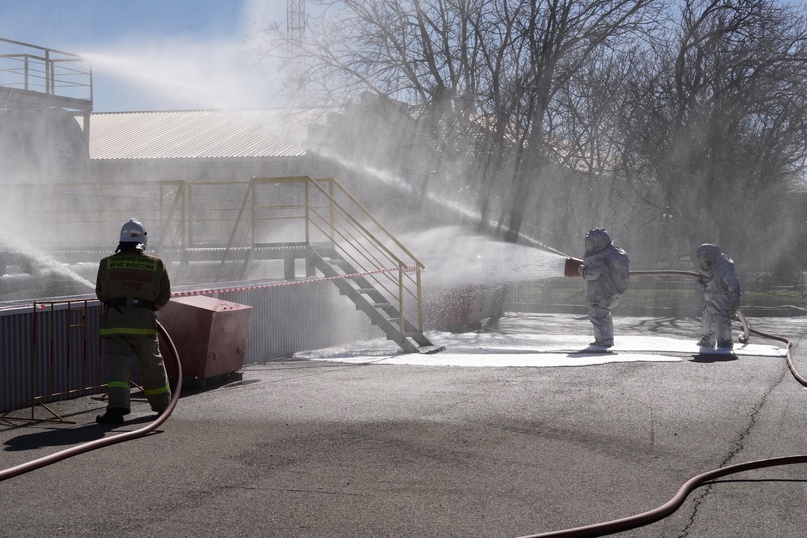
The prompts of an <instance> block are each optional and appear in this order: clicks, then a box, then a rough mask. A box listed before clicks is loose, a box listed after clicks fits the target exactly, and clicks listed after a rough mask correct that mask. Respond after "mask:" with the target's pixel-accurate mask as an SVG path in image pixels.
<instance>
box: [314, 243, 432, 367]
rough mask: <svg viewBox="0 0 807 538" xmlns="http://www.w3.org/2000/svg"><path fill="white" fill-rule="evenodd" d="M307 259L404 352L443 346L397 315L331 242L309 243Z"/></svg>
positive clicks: (399, 314) (393, 308) (419, 351)
mask: <svg viewBox="0 0 807 538" xmlns="http://www.w3.org/2000/svg"><path fill="white" fill-rule="evenodd" d="M309 262H310V263H311V264H312V265H313V266H314V267H316V268H317V269H318V270H319V271H320V272H321V273H322V274H323V275H324V276H325V277H326V278H330V279H332V280H333V283H334V284H336V286H337V287H338V288H339V291H340V293H341V294H342V295H345V296H346V297H348V298H349V299H350V300H351V301H353V303H354V304H355V305H356V308H357V309H358V310H361V311H362V312H364V313H365V314H367V316H368V317H369V318H370V321H371V322H372V323H373V324H374V325H376V326H378V327H379V328H380V329H381V330H383V331H384V333H385V334H386V335H387V338H388V339H389V340H393V341H395V343H397V344H398V345H399V346H400V347H401V349H403V350H404V351H405V352H407V353H436V352H439V351H442V350H443V349H445V348H444V347H443V346H435V345H434V344H432V343H431V342H430V341H429V339H428V338H426V336H425V335H424V334H423V332H422V331H420V330H419V329H418V328H417V327H415V326H414V325H413V324H412V323H410V322H409V321H408V320H407V319H406V318H404V317H403V316H402V315H401V312H400V310H399V309H398V308H396V307H395V305H393V304H392V303H391V302H390V301H389V300H388V299H387V298H386V297H385V296H384V294H383V293H381V291H379V289H378V288H377V287H376V285H374V282H373V281H372V279H371V278H368V275H366V274H362V273H361V272H360V271H358V270H357V269H356V268H355V267H353V266H352V265H351V264H350V262H348V261H347V260H346V259H345V258H343V257H342V256H341V255H340V254H339V252H338V251H337V249H336V248H335V247H334V246H333V245H318V246H312V247H311V249H310V251H309ZM403 269H405V268H403ZM403 269H402V270H403ZM375 274H380V273H375Z"/></svg>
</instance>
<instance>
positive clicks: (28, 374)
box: [0, 41, 440, 410]
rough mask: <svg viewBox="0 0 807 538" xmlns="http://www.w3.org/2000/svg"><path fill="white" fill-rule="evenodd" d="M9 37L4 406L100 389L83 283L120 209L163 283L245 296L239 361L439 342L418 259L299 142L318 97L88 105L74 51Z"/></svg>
mask: <svg viewBox="0 0 807 538" xmlns="http://www.w3.org/2000/svg"><path fill="white" fill-rule="evenodd" d="M5 44H7V45H10V46H13V47H15V48H20V49H22V50H15V51H13V52H9V53H8V54H3V55H0V59H2V60H4V61H7V62H11V63H9V64H4V65H3V66H2V67H0V73H2V75H0V76H2V78H0V85H1V86H2V88H0V90H2V95H3V96H4V97H5V101H4V106H3V107H2V109H0V113H2V114H7V115H17V116H16V117H18V118H20V121H15V122H2V124H0V125H1V126H0V141H3V144H2V145H0V146H2V147H0V151H6V154H5V158H6V161H7V162H13V163H15V165H14V170H13V171H10V172H9V173H8V174H7V175H5V177H4V179H3V182H2V184H0V206H2V222H0V227H2V229H3V239H0V301H2V302H0V334H1V335H2V338H0V340H2V344H0V356H2V357H3V361H2V365H0V371H2V375H0V378H2V379H3V384H4V386H2V387H0V394H2V395H3V396H2V399H3V401H0V410H7V409H9V408H17V407H19V404H20V402H23V403H25V404H26V405H27V404H44V403H46V402H47V401H48V400H49V399H54V398H62V397H69V396H72V395H74V394H81V393H83V392H84V391H87V390H99V387H100V386H101V385H102V377H103V376H102V373H101V364H100V347H99V341H98V337H97V331H98V324H97V318H98V316H99V305H98V302H97V300H95V299H94V293H93V290H92V284H93V283H94V275H95V271H96V270H97V263H98V260H100V259H101V258H102V257H103V256H105V255H107V254H109V252H110V251H111V250H112V249H114V246H115V244H116V239H115V237H114V236H115V234H116V231H117V229H118V228H119V226H120V223H121V222H123V221H124V220H126V219H128V218H131V217H132V216H137V217H138V218H139V219H141V220H142V221H143V222H145V223H147V226H148V227H149V236H150V241H149V249H150V250H151V251H153V252H155V253H156V254H157V255H159V256H160V257H161V258H163V259H164V260H165V261H166V262H167V263H168V264H169V271H170V273H171V276H172V284H173V286H172V288H173V290H174V295H175V296H176V297H183V296H184V297H187V296H198V295H205V296H208V297H213V298H216V299H219V300H225V301H237V302H239V304H245V305H249V307H251V310H252V315H251V316H250V318H249V321H248V323H249V327H250V330H249V331H248V337H247V338H248V341H247V342H246V343H245V345H246V348H247V350H246V353H244V357H245V360H246V361H247V362H255V361H261V360H267V359H270V358H272V357H278V356H288V355H290V354H292V353H294V352H295V351H298V350H301V349H312V348H315V347H326V346H329V345H334V344H338V343H344V342H349V341H355V339H356V338H373V337H378V336H382V335H384V336H386V337H387V338H389V339H391V340H392V341H394V342H395V343H396V344H397V345H398V346H399V347H400V349H401V350H402V351H403V352H434V351H437V350H439V349H440V347H439V346H436V345H434V344H433V343H432V342H430V341H429V340H428V339H427V338H426V337H425V335H424V330H423V326H424V322H423V296H422V282H421V271H422V270H423V264H422V263H421V262H420V261H419V260H418V259H417V258H416V257H415V256H414V255H413V254H412V253H411V252H410V251H409V250H408V249H407V248H406V247H405V246H404V245H403V244H401V242H400V241H399V240H398V239H396V238H395V236H394V235H393V234H392V233H390V231H389V230H388V229H387V228H385V227H384V225H383V224H382V223H381V222H380V221H379V220H378V219H376V217H375V216H374V215H373V214H372V213H371V212H370V211H368V210H367V209H366V208H365V206H364V205H362V203H361V202H360V201H359V200H358V199H356V198H355V197H354V196H353V195H352V194H351V193H350V192H349V191H348V190H347V189H346V188H345V186H344V185H343V184H342V183H340V182H339V181H338V180H337V179H335V178H334V177H319V176H314V177H312V173H311V172H310V171H311V170H323V171H324V170H327V169H328V168H329V167H330V169H339V168H338V166H335V165H333V164H330V165H329V163H328V162H327V160H326V159H323V158H321V157H316V156H313V155H311V152H309V151H308V149H307V148H306V145H305V138H306V136H307V134H308V131H309V129H311V128H312V127H311V126H312V125H316V122H317V121H319V120H321V119H322V118H323V117H324V116H325V115H327V113H328V112H329V111H327V110H322V109H308V110H302V109H300V110H262V111H242V112H222V111H180V112H142V113H122V114H115V113H109V114H93V113H92V71H91V68H90V67H89V66H84V67H81V66H82V65H83V64H82V63H81V61H80V59H79V58H78V57H74V56H72V55H69V54H68V53H62V52H59V51H54V50H52V49H44V48H42V47H37V46H33V45H27V44H24V43H18V42H9V41H5ZM37 62H38V63H37ZM60 62H70V63H69V65H70V66H71V67H70V68H69V70H67V69H66V68H60V66H62V65H63V64H62V63H60ZM68 73H69V74H70V76H71V77H73V78H66V77H67V76H68ZM67 81H72V82H71V83H70V84H67ZM79 90H84V91H86V92H87V95H84V96H83V97H76V96H75V95H67V93H75V92H77V91H79ZM23 115H24V117H23ZM65 117H66V118H69V120H70V121H69V122H68V123H67V124H66V125H63V128H58V129H57V128H55V127H54V126H58V125H61V124H60V123H59V122H62V123H64V122H63V118H65ZM26 118H43V119H41V120H40V121H25V120H26ZM76 119H78V121H76ZM169 140H172V141H173V143H171V142H169ZM135 141H137V143H134V142H135ZM14 144H22V145H25V146H27V147H25V148H21V146H19V145H16V146H15V145H14ZM43 154H46V155H48V158H47V159H42V158H41V156H42V155H43ZM77 163H78V164H77ZM303 170H309V172H308V173H305V172H303ZM314 173H316V172H314ZM32 307H33V310H32ZM362 319H363V320H364V321H363V322H361V320H362ZM241 349H242V352H243V345H242V346H241ZM79 365H81V366H80V367H79ZM5 385H7V386H5Z"/></svg>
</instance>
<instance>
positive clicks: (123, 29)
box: [0, 0, 286, 112]
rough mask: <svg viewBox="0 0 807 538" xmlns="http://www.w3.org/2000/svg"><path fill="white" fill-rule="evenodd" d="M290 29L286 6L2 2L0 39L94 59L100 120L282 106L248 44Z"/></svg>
mask: <svg viewBox="0 0 807 538" xmlns="http://www.w3.org/2000/svg"><path fill="white" fill-rule="evenodd" d="M285 20H286V1H285V0H137V1H125V0H0V38H4V39H10V40H14V41H21V42H23V43H28V44H32V45H37V46H39V47H46V48H51V49H56V50H60V51H65V52H70V53H75V54H79V55H82V56H83V57H85V58H88V59H89V61H90V64H91V65H92V70H93V104H94V111H96V112H110V111H115V112H120V111H130V110H186V109H205V108H253V107H266V106H280V105H282V104H283V98H282V91H281V90H280V89H278V87H279V85H278V84H277V83H276V82H275V80H274V79H275V78H276V77H273V76H272V74H273V72H276V71H277V69H274V70H272V69H271V68H270V67H269V66H267V65H266V64H265V63H264V64H262V63H260V62H258V61H257V60H258V59H257V57H256V56H255V55H254V54H253V53H251V52H249V45H250V43H252V40H253V36H255V34H256V32H257V27H258V25H260V24H264V23H266V22H269V21H276V22H280V23H281V24H283V25H285ZM0 47H2V43H0ZM0 53H2V48H0Z"/></svg>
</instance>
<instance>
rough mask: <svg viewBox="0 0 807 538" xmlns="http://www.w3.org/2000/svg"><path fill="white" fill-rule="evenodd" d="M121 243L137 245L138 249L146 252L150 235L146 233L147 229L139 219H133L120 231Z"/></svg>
mask: <svg viewBox="0 0 807 538" xmlns="http://www.w3.org/2000/svg"><path fill="white" fill-rule="evenodd" d="M120 242H121V243H137V246H136V248H137V249H139V250H146V243H147V242H148V234H147V233H146V228H145V226H143V223H141V222H140V221H139V220H137V219H131V220H129V222H127V223H126V224H124V225H123V227H122V228H121V229H120Z"/></svg>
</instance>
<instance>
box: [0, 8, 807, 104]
mask: <svg viewBox="0 0 807 538" xmlns="http://www.w3.org/2000/svg"><path fill="white" fill-rule="evenodd" d="M785 1H786V2H788V3H790V4H793V5H799V6H802V7H804V8H805V9H807V0H785ZM285 20H286V0H136V1H126V0H0V38H5V39H11V40H14V41H21V42H24V43H29V44H32V45H37V46H41V47H47V48H51V49H57V50H61V51H66V52H71V53H76V54H81V55H84V56H85V57H86V58H88V59H89V60H90V63H91V65H92V68H93V89H94V95H93V98H94V99H93V100H94V110H95V111H96V112H109V111H113V112H120V111H129V110H186V109H208V108H254V107H267V106H281V105H282V104H283V103H284V99H283V96H282V89H281V88H280V84H279V83H278V82H277V78H278V77H277V72H278V69H277V68H276V67H275V68H273V67H272V66H271V65H267V63H265V62H264V63H259V62H257V57H256V56H255V55H254V54H252V53H250V52H249V45H250V44H251V43H252V42H253V39H254V36H255V35H256V28H257V25H259V24H262V23H266V22H268V21H275V22H280V23H282V24H284V25H285ZM0 53H2V50H0Z"/></svg>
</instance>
